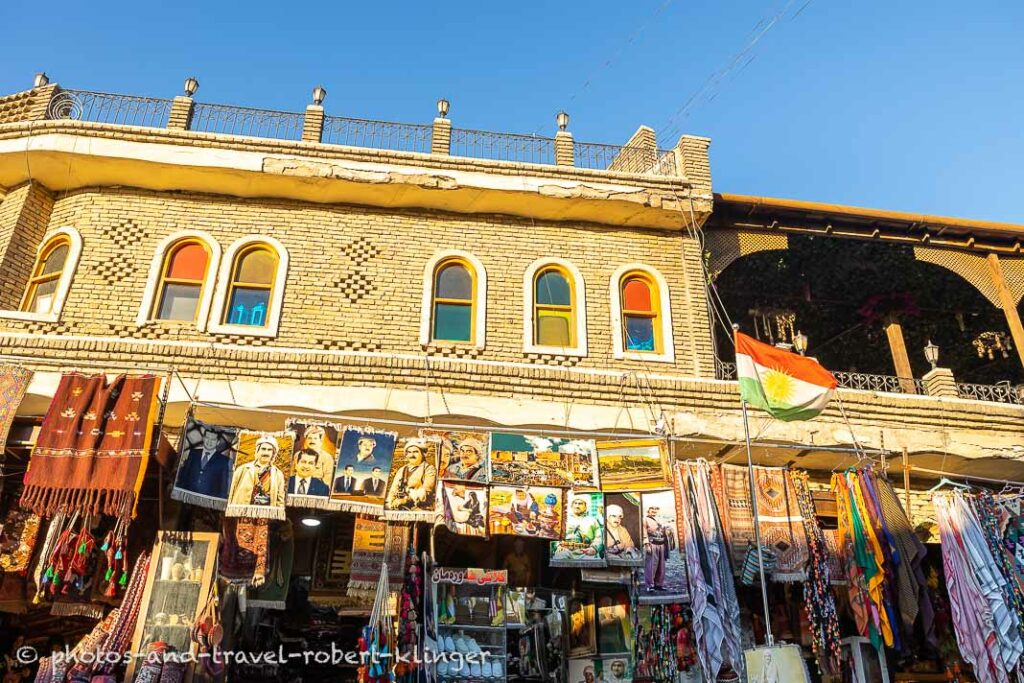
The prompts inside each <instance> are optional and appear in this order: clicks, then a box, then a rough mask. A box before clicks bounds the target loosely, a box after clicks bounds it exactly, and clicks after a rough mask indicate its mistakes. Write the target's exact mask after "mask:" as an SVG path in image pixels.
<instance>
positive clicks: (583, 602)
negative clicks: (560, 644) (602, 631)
mask: <svg viewBox="0 0 1024 683" xmlns="http://www.w3.org/2000/svg"><path fill="white" fill-rule="evenodd" d="M567 609H568V613H569V656H570V657H585V656H588V655H595V654H597V628H596V624H595V621H594V596H593V595H592V594H589V593H579V594H577V595H576V596H575V597H572V598H569V604H568V608H567Z"/></svg>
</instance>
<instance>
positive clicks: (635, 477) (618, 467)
mask: <svg viewBox="0 0 1024 683" xmlns="http://www.w3.org/2000/svg"><path fill="white" fill-rule="evenodd" d="M597 463H598V468H599V469H600V472H601V488H602V489H603V490H604V491H605V493H608V492H620V491H650V490H656V489H667V488H671V487H672V478H671V474H672V473H671V470H670V468H669V454H668V442H667V441H665V440H664V439H630V440H626V441H604V442H601V443H599V444H597Z"/></svg>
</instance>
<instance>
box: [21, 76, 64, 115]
mask: <svg viewBox="0 0 1024 683" xmlns="http://www.w3.org/2000/svg"><path fill="white" fill-rule="evenodd" d="M58 92H60V86H58V85H57V84H56V83H53V84H51V85H44V86H43V87H42V88H35V89H34V90H32V104H31V105H30V106H29V109H28V120H29V121H41V120H43V119H45V118H47V114H48V113H49V111H50V102H52V101H53V98H54V97H55V96H56V95H57V93H58Z"/></svg>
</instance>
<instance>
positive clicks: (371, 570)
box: [348, 517, 411, 598]
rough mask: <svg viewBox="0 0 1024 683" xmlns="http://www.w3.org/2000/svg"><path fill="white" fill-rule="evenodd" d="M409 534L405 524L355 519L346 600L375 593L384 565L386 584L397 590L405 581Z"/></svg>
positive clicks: (367, 596)
mask: <svg viewBox="0 0 1024 683" xmlns="http://www.w3.org/2000/svg"><path fill="white" fill-rule="evenodd" d="M410 536H411V530H410V527H409V525H406V524H388V523H387V522H384V521H381V520H377V519H370V518H367V517H357V518H356V527H355V532H354V534H353V537H352V572H351V575H350V577H349V582H348V595H349V597H360V598H372V597H373V596H374V595H376V593H377V583H378V581H379V580H380V566H381V563H383V562H387V565H388V582H389V583H390V584H391V586H392V587H393V588H394V589H395V590H398V589H400V588H401V586H402V584H403V582H404V581H405V577H404V574H405V557H406V549H407V548H408V546H409V538H410Z"/></svg>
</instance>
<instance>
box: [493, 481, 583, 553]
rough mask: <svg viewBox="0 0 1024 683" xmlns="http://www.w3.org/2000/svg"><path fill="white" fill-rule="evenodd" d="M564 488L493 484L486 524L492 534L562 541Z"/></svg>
mask: <svg viewBox="0 0 1024 683" xmlns="http://www.w3.org/2000/svg"><path fill="white" fill-rule="evenodd" d="M563 493H564V492H563V491H562V489H559V488H551V487H544V486H530V487H528V488H517V487H514V486H491V488H490V500H489V508H490V509H489V510H488V513H487V525H488V528H489V530H490V533H492V534H504V535H512V536H525V537H527V538H547V539H550V540H553V541H557V540H561V538H562V536H563V533H564V529H565V527H564V526H563V524H562V520H563V508H562V496H563Z"/></svg>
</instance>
